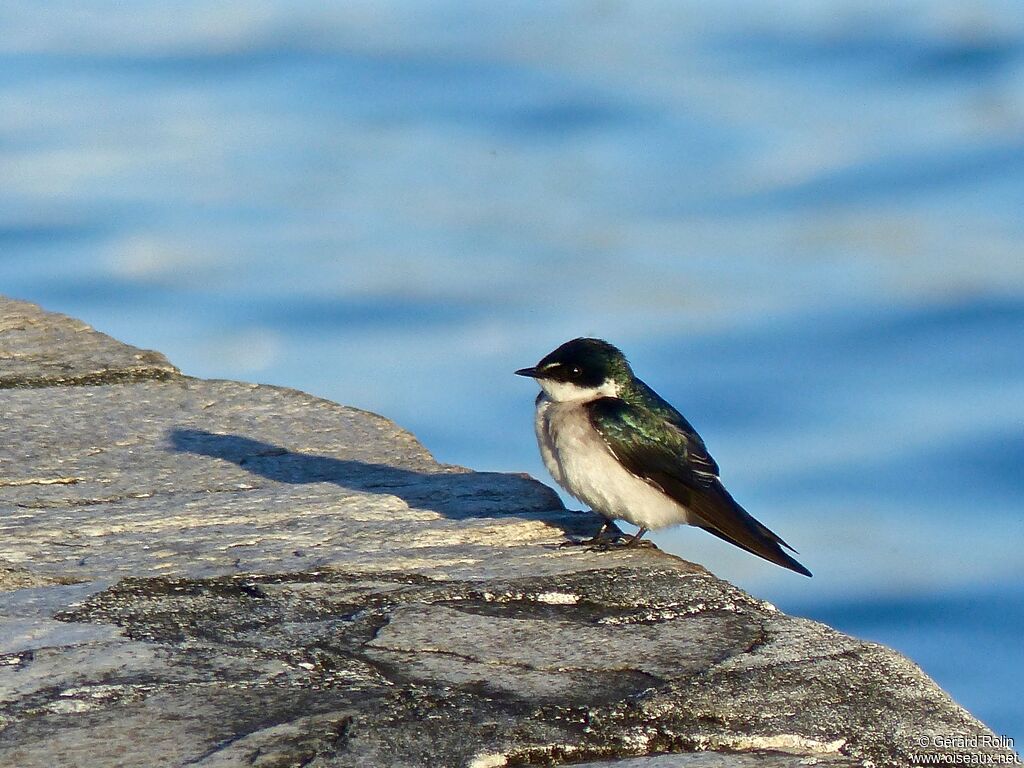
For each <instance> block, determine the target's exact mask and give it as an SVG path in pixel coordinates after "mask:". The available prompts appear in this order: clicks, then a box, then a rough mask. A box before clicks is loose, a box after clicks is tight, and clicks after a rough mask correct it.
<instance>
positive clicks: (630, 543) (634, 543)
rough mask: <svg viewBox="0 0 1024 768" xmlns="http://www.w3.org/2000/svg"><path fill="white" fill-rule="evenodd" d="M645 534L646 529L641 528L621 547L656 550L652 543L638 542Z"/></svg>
mask: <svg viewBox="0 0 1024 768" xmlns="http://www.w3.org/2000/svg"><path fill="white" fill-rule="evenodd" d="M645 533H647V529H646V528H641V529H640V530H639V531H637V532H636V533H634V534H633V535H632V536H631V537H630V539H629V541H627V542H626V543H625V544H623V545H622V546H623V547H654V548H655V549H657V545H656V544H655V543H654V542H653V541H640V539H642V538H643V536H644V534H645Z"/></svg>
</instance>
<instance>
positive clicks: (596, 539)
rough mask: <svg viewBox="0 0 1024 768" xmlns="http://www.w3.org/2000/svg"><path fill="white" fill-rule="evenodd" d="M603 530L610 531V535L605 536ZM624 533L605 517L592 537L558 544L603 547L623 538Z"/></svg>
mask: <svg viewBox="0 0 1024 768" xmlns="http://www.w3.org/2000/svg"><path fill="white" fill-rule="evenodd" d="M605 531H611V536H610V537H608V536H605ZM625 535H626V534H624V533H623V532H622V531H620V530H619V526H617V525H616V524H615V523H613V522H612V521H611V520H608V519H607V518H606V519H605V521H604V522H603V523H602V524H601V527H600V529H598V531H597V533H595V534H594V535H593V537H592V538H589V539H584V540H583V541H566V542H563V543H562V544H561V545H560V546H563V547H605V548H607V547H608V546H610V545H611V542H613V541H618V540H619V539H621V538H624V537H625ZM609 539H610V540H609Z"/></svg>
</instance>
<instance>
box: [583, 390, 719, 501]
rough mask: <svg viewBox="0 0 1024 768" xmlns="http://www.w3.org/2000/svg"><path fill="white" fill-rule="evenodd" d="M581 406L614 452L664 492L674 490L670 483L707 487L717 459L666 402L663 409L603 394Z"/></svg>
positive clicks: (624, 462) (688, 486) (630, 469)
mask: <svg viewBox="0 0 1024 768" xmlns="http://www.w3.org/2000/svg"><path fill="white" fill-rule="evenodd" d="M663 402H664V401H663ZM666 405H667V403H666ZM586 407H587V411H588V413H589V415H590V422H591V424H593V425H594V428H595V429H596V430H597V431H598V432H599V433H600V434H601V437H602V438H604V441H605V444H607V446H608V448H609V449H610V450H611V452H612V453H613V454H614V455H615V457H616V458H617V459H618V460H619V461H621V462H622V463H623V464H624V465H625V466H626V468H627V469H628V470H629V471H630V472H632V473H633V474H634V475H638V476H639V477H643V478H645V479H646V480H649V481H651V482H654V483H655V484H657V485H658V486H659V487H661V488H662V490H664V491H665V492H666V493H670V495H674V494H672V493H671V492H670V491H669V487H674V486H676V485H682V486H683V487H684V488H707V487H708V486H710V485H711V484H712V483H714V482H715V480H717V479H718V464H716V463H715V460H714V459H713V458H711V455H710V454H709V453H708V450H707V448H706V447H705V446H704V441H703V440H701V439H700V436H699V435H698V434H697V433H696V432H695V431H694V429H693V427H691V426H690V425H689V423H688V422H686V420H685V419H683V417H682V416H680V415H679V414H678V412H677V411H676V410H675V409H674V408H671V406H668V407H669V408H670V409H671V414H668V413H665V412H663V411H661V412H659V411H656V410H654V409H652V408H649V407H643V408H641V407H637V406H634V405H631V404H629V403H627V402H625V401H624V400H620V399H619V398H615V397H603V398H600V399H597V400H594V401H592V402H590V403H588V404H587V406H586ZM672 415H675V416H678V419H673V418H671V416H672ZM666 417H668V418H666ZM680 422H682V423H680ZM666 486H668V487H666ZM684 496H685V494H684ZM680 501H682V499H680ZM684 503H685V502H684Z"/></svg>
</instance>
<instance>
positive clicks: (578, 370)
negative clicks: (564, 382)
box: [569, 365, 583, 378]
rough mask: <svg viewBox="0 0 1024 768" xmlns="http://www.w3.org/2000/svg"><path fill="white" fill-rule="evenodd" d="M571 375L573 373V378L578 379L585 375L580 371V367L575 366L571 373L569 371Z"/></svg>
mask: <svg viewBox="0 0 1024 768" xmlns="http://www.w3.org/2000/svg"><path fill="white" fill-rule="evenodd" d="M569 373H571V374H572V375H573V378H578V377H579V375H580V374H581V373H583V371H581V370H580V367H579V366H578V365H574V366H573V367H572V370H571V371H569Z"/></svg>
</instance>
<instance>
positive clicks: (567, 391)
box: [537, 379, 619, 403]
mask: <svg viewBox="0 0 1024 768" xmlns="http://www.w3.org/2000/svg"><path fill="white" fill-rule="evenodd" d="M537 381H538V383H539V384H540V386H541V389H543V390H544V392H545V393H546V394H547V396H548V397H550V398H551V399H552V400H554V401H555V402H556V403H568V402H572V401H575V400H579V401H583V402H586V401H589V400H597V399H598V398H599V397H617V396H618V394H619V387H618V385H617V384H616V383H615V382H614V381H613V380H612V379H608V380H606V381H604V382H602V383H601V386H599V387H580V386H577V385H576V384H573V383H571V382H568V381H555V380H554V379H538V380H537Z"/></svg>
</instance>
